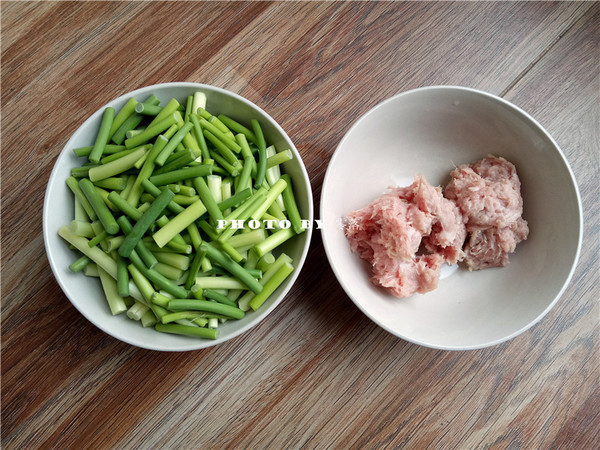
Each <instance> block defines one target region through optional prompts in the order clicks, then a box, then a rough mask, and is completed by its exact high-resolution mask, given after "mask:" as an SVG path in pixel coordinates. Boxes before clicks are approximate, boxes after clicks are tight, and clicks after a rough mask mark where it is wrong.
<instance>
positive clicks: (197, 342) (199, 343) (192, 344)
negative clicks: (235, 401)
mask: <svg viewBox="0 0 600 450" xmlns="http://www.w3.org/2000/svg"><path fill="white" fill-rule="evenodd" d="M168 88H192V89H198V90H205V91H213V92H217V93H219V94H222V95H226V96H229V97H232V98H234V99H235V100H236V101H240V102H242V103H245V104H247V105H248V106H250V107H251V108H252V109H255V110H257V111H258V112H259V113H260V114H262V115H263V116H264V117H265V118H266V119H267V120H268V121H269V122H270V124H271V125H272V126H273V128H274V129H275V130H277V132H278V133H280V134H281V135H282V136H283V137H284V139H285V140H286V141H288V142H289V144H290V150H291V151H292V153H293V154H294V156H295V158H296V159H297V162H298V166H299V169H300V173H302V177H303V178H304V180H305V182H306V191H307V212H308V216H309V217H308V220H310V222H311V223H312V222H313V220H314V203H313V193H312V186H311V181H310V177H309V176H308V172H307V170H306V167H305V165H304V161H303V160H302V157H301V155H300V152H299V151H298V149H297V148H296V146H295V144H294V142H293V141H292V139H291V138H290V136H289V135H288V134H287V133H286V132H285V130H283V128H282V127H281V126H280V125H279V123H278V122H277V121H276V120H275V119H274V118H273V117H272V116H271V115H270V114H268V113H267V112H266V111H265V110H264V109H262V108H261V107H260V106H258V105H257V104H255V103H254V102H252V101H251V100H249V99H247V98H245V97H242V96H241V95H239V94H236V93H235V92H232V91H229V90H227V89H223V88H220V87H218V86H214V85H209V84H204V83H195V82H185V81H184V82H177V81H175V82H166V83H156V84H152V85H147V86H143V87H140V88H137V89H135V90H133V91H128V92H126V93H124V94H122V95H120V96H119V97H116V98H114V99H111V100H110V101H108V102H107V103H105V104H104V105H102V106H100V107H99V108H98V109H97V110H96V111H95V112H93V113H92V114H91V115H89V116H87V118H86V119H85V120H84V121H83V122H82V123H81V124H80V125H79V126H78V127H77V128H76V129H75V131H73V133H72V134H71V136H70V137H69V139H68V140H67V142H66V143H65V145H64V146H63V148H62V149H61V151H60V152H59V153H58V155H57V157H56V159H55V161H54V165H53V167H52V171H51V173H50V176H49V178H48V181H47V183H46V189H45V191H44V205H43V210H42V235H43V239H44V248H45V253H46V257H47V259H48V263H49V265H50V268H51V270H52V273H53V275H54V279H55V280H56V281H57V283H58V284H59V286H60V288H61V290H62V292H63V294H64V295H65V296H66V297H67V298H68V299H69V301H70V303H71V304H72V305H73V306H74V307H75V309H77V311H79V312H80V313H81V314H82V315H83V316H84V317H85V318H86V319H87V320H88V321H89V322H91V323H92V324H93V325H94V326H96V327H97V328H99V329H100V330H102V331H103V332H104V333H106V334H107V335H109V336H112V337H113V338H115V339H117V340H119V341H121V342H125V343H127V344H129V345H133V346H135V347H138V348H143V349H146V350H155V351H164V352H183V351H194V350H200V349H203V348H209V347H213V346H216V345H218V344H221V343H224V342H227V341H229V340H231V339H233V338H235V337H237V336H239V335H241V334H243V333H245V332H246V331H248V330H250V329H251V328H253V327H255V326H256V325H258V324H259V323H260V322H261V321H262V320H263V319H265V318H266V317H267V316H268V315H269V314H270V313H271V312H272V311H273V310H274V309H275V308H276V307H277V306H278V305H279V304H280V303H281V302H282V301H283V299H284V298H285V297H286V296H287V294H288V292H289V291H290V290H291V288H292V287H293V286H294V284H295V283H296V280H297V279H298V276H299V275H300V272H301V270H302V267H303V266H304V263H305V262H306V258H307V255H308V251H309V248H310V243H311V239H312V227H308V229H307V230H306V231H305V233H306V242H305V244H304V247H303V249H302V252H301V255H300V258H299V260H298V261H297V263H296V267H295V269H294V271H293V272H292V274H291V275H290V277H289V278H288V280H287V284H286V286H285V287H284V289H283V290H282V291H281V293H280V295H279V297H278V298H277V299H276V301H274V302H273V303H272V304H271V305H270V306H269V307H268V308H265V309H263V310H262V311H261V314H260V315H257V316H256V317H255V318H253V319H252V320H250V321H248V323H247V324H245V325H244V326H242V327H240V328H238V329H235V330H233V332H231V333H228V334H226V335H223V334H222V333H221V334H220V336H219V337H218V338H217V339H214V340H211V339H189V343H188V342H187V341H186V342H185V344H183V343H182V345H180V346H178V347H177V348H171V347H169V346H161V345H151V344H149V343H148V342H140V341H138V340H135V339H130V338H129V337H127V336H125V337H123V336H118V335H115V334H114V333H112V332H110V331H108V330H107V329H106V327H105V326H104V325H103V321H102V320H98V319H97V318H96V317H92V316H90V314H88V313H87V312H86V310H85V308H82V307H81V305H80V304H79V303H78V302H77V301H75V300H74V299H72V298H71V295H70V294H71V293H70V292H69V289H68V287H67V286H66V284H65V280H63V276H61V274H59V272H58V265H57V263H56V261H55V260H54V257H53V253H52V252H51V247H50V234H51V233H56V232H57V231H58V230H50V229H49V228H50V226H49V224H48V215H49V212H50V210H49V205H48V199H49V194H50V192H51V190H52V186H54V185H55V184H56V183H57V182H58V181H59V180H58V179H57V177H58V167H59V161H60V160H61V159H62V158H66V157H67V155H68V152H69V151H70V150H71V147H72V141H74V140H75V138H76V137H77V136H78V135H79V133H80V130H81V129H82V128H84V126H85V125H87V124H88V123H89V122H92V121H93V120H95V119H96V118H97V117H98V116H100V115H101V114H102V112H103V110H104V109H105V108H106V107H107V106H110V105H114V104H119V103H120V102H123V101H126V100H127V99H129V98H130V97H133V96H137V95H140V94H144V93H150V92H151V91H152V90H157V89H161V90H162V89H168Z"/></svg>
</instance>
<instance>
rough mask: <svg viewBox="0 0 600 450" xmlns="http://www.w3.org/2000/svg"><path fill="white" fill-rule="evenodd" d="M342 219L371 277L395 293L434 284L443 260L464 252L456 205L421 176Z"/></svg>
mask: <svg viewBox="0 0 600 450" xmlns="http://www.w3.org/2000/svg"><path fill="white" fill-rule="evenodd" d="M346 219H347V222H346V227H345V234H346V237H347V238H348V241H349V243H350V248H351V250H352V251H353V252H356V253H358V254H359V256H360V257H361V258H363V259H365V260H366V261H368V262H369V263H371V266H372V268H373V276H372V278H371V281H372V282H373V283H374V284H376V285H380V286H383V287H384V288H386V289H387V290H389V291H390V292H391V293H392V294H393V295H395V296H397V297H409V296H411V295H413V294H414V293H415V292H419V293H425V292H429V291H431V290H433V289H435V288H436V287H437V284H438V280H439V276H440V270H441V266H442V264H443V263H444V262H448V263H450V264H454V263H456V262H457V261H460V260H461V259H462V258H463V257H464V253H463V251H462V246H463V243H464V241H465V238H466V229H465V226H464V223H463V219H462V216H461V214H460V211H459V210H458V208H457V207H456V205H455V204H454V203H453V202H451V201H449V200H447V199H445V198H444V196H443V195H442V191H441V188H436V187H434V186H432V185H431V184H429V183H428V182H427V181H426V180H425V178H423V177H421V176H416V177H415V181H414V182H413V184H412V185H410V186H408V187H399V188H393V189H391V190H390V191H389V192H387V193H385V194H383V195H382V196H381V197H379V198H378V199H376V200H375V201H374V202H372V203H371V204H370V205H368V206H366V207H365V208H363V209H360V210H358V211H355V212H353V213H351V214H349V215H348V216H347V218H346Z"/></svg>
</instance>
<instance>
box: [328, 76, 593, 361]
mask: <svg viewBox="0 0 600 450" xmlns="http://www.w3.org/2000/svg"><path fill="white" fill-rule="evenodd" d="M488 155H495V156H496V157H500V158H503V159H505V160H506V161H508V162H510V163H511V164H512V165H514V167H515V168H516V171H517V174H518V179H519V180H520V194H521V196H519V198H518V201H521V200H520V199H521V197H522V219H521V218H519V219H518V220H520V221H522V222H514V220H516V219H515V217H514V210H512V211H507V213H506V214H499V215H498V216H501V217H504V218H506V217H507V216H511V218H510V220H512V221H513V222H512V225H514V224H515V223H518V226H514V227H513V228H515V229H518V230H517V231H516V232H515V233H516V234H518V239H514V234H511V235H510V236H509V239H508V240H509V241H511V245H513V244H515V243H516V248H514V245H513V246H512V247H511V248H510V250H509V254H500V255H498V254H495V255H494V257H495V258H496V259H495V262H494V264H492V265H504V266H503V267H486V264H485V263H484V264H480V263H479V262H476V263H472V261H471V262H469V265H468V266H467V264H465V261H467V259H468V258H467V259H465V261H462V262H459V263H458V264H453V262H454V260H453V259H452V258H450V259H445V260H444V261H442V266H441V270H439V267H438V273H437V275H436V276H437V278H436V279H435V280H434V283H433V284H434V285H435V286H433V287H435V288H434V289H433V288H431V286H428V287H427V289H424V290H425V292H424V293H419V292H415V293H414V294H412V295H408V296H404V297H402V298H399V297H397V296H396V295H394V293H393V292H392V291H391V290H390V289H387V288H384V287H382V285H381V283H380V282H379V281H375V282H374V281H373V278H374V269H373V266H372V265H371V264H370V262H372V261H370V262H368V261H366V260H365V259H361V257H360V256H359V253H360V252H357V251H355V252H353V251H352V249H351V245H350V241H349V239H348V237H349V233H348V232H347V231H348V225H349V222H348V220H349V218H350V219H352V220H354V219H353V216H352V213H353V212H355V211H358V210H361V209H363V208H365V207H367V205H370V204H372V203H373V202H374V201H375V200H376V199H378V198H380V197H381V196H382V195H383V194H385V193H389V192H390V188H400V187H407V186H409V185H411V183H413V181H414V180H415V176H417V175H418V176H421V177H423V178H424V179H425V180H426V181H427V182H428V183H430V184H431V185H433V186H436V187H439V189H438V192H440V193H443V195H444V196H446V189H445V188H446V186H447V185H448V184H449V182H450V180H451V176H450V174H451V172H452V171H453V170H455V169H457V167H459V166H461V165H463V164H472V163H475V162H476V161H478V160H482V159H484V158H486V157H487V156H488ZM461 167H462V168H463V169H464V167H466V166H461ZM463 169H461V170H462V171H463V172H464V170H463ZM467 169H468V168H467ZM505 169H506V168H503V170H505ZM459 172H460V171H456V172H454V176H462V175H457V174H458V173H459ZM418 179H419V180H420V179H421V178H418ZM463 181H464V179H462V178H461V179H460V180H454V184H460V183H461V182H463ZM480 181H481V180H480ZM518 184H519V183H516V189H518V188H519V186H518ZM507 185H510V184H506V185H505V187H504V188H506V186H507ZM415 186H416V185H415ZM510 186H512V188H513V189H515V183H513V184H512V185H510ZM504 188H503V189H504ZM469 189H470V190H471V191H472V190H473V189H475V187H474V186H473V185H469V186H468V187H466V188H464V190H463V193H465V192H469ZM506 189H509V188H506ZM418 190H419V189H417V187H415V192H416V191H418ZM450 191H453V194H452V195H450ZM393 192H400V194H399V195H400V196H401V197H402V201H406V199H409V202H410V201H412V202H413V203H415V204H416V203H418V202H419V201H420V202H421V203H423V202H425V201H428V200H422V201H421V200H413V197H414V196H413V195H412V194H410V193H409V194H407V193H406V192H407V191H406V190H402V189H400V190H398V189H396V190H394V191H393ZM419 192H420V191H419ZM423 192H425V190H423ZM431 192H433V191H431ZM465 195H467V194H465ZM441 196H442V194H440V197H441ZM447 196H448V197H452V196H454V198H452V199H451V201H453V202H455V203H456V204H457V207H458V206H460V208H462V207H463V206H464V204H465V203H468V202H466V201H463V203H462V204H461V202H460V201H459V200H457V199H456V186H454V187H453V188H451V189H449V190H448V195H447ZM468 200H469V202H470V204H473V202H472V201H471V200H472V199H468ZM492 200H494V199H492ZM495 200H497V199H495ZM510 201H512V200H510ZM515 201H517V200H515ZM483 203H485V202H482V203H481V204H483ZM501 203H502V202H501V201H500V202H498V201H488V202H487V203H486V204H501ZM475 204H477V201H476V200H475ZM409 206H410V205H409ZM513 206H514V205H513ZM517 206H518V207H519V208H520V207H521V205H520V204H518V205H517ZM405 207H406V205H404V206H402V208H405ZM410 207H411V208H412V207H414V205H413V206H410ZM402 208H401V209H402ZM420 208H421V209H423V207H421V206H420ZM380 209H382V210H383V211H386V208H380ZM402 211H404V213H403V214H405V215H402V220H413V219H409V218H411V217H413V216H411V215H410V214H409V213H406V208H405V209H402ZM519 211H520V210H519ZM430 212H431V211H425V213H423V214H425V215H427V214H429V216H427V217H431V215H430ZM461 212H462V213H463V222H464V223H466V227H467V237H466V240H465V246H464V247H463V250H464V251H465V252H466V253H468V252H469V245H468V243H469V239H471V246H472V247H475V246H476V245H479V244H480V243H481V242H478V243H475V242H473V241H474V240H475V234H476V233H480V237H481V236H483V238H486V239H487V238H489V237H490V236H495V237H494V239H500V238H499V237H498V236H500V235H502V233H496V234H494V233H488V234H487V235H485V233H486V232H487V231H489V230H484V231H483V232H481V230H480V229H477V227H478V226H480V225H478V224H475V228H476V229H473V227H471V228H469V226H470V225H469V224H471V222H473V223H474V222H477V220H481V217H485V218H487V219H489V215H486V214H483V215H481V214H477V211H474V212H469V213H467V212H465V211H463V210H462V209H461ZM388 213H389V210H388ZM398 214H400V213H398ZM469 214H470V216H471V219H472V220H471V219H469V218H468V217H467V216H468V215H469ZM395 217H396V219H397V218H398V216H397V215H396V216H395ZM478 218H479V219H478ZM320 219H321V220H322V224H323V229H322V237H323V244H324V247H325V251H326V254H327V257H328V259H329V262H330V264H331V266H332V268H333V271H334V273H335V275H336V277H337V278H338V280H339V282H340V284H341V286H342V287H343V289H344V290H345V291H346V293H347V294H348V296H349V297H350V298H351V299H352V300H353V301H354V303H355V304H356V305H357V306H358V307H359V308H360V309H361V310H362V311H363V312H364V313H365V314H366V315H367V316H368V317H369V318H370V319H372V320H373V321H374V322H375V323H377V324H378V325H380V326H381V327H383V328H384V329H386V330H387V331H389V332H390V333H392V334H394V335H396V336H398V337H400V338H403V339H405V340H407V341H410V342H413V343H416V344H420V345H424V346H427V347H432V348H437V349H448V350H467V349H476V348H483V347H488V346H491V345H496V344H499V343H501V342H505V341H507V340H509V339H511V338H513V337H515V336H517V335H519V334H520V333H522V332H524V331H525V330H527V329H529V328H530V327H531V326H533V325H534V324H536V323H537V322H538V321H540V320H541V319H542V317H544V316H545V315H546V314H547V313H548V311H549V310H550V309H551V308H552V307H553V306H554V304H555V303H556V302H557V301H558V300H559V298H560V297H561V295H562V293H563V292H564V290H565V288H566V286H567V285H568V283H569V281H570V279H571V277H572V275H573V271H574V269H575V266H576V264H577V260H578V257H579V251H580V247H581V236H582V227H583V219H582V213H581V200H580V196H579V191H578V188H577V184H576V181H575V178H574V176H573V173H572V171H571V169H570V167H569V164H568V162H567V160H566V158H565V156H564V155H563V153H562V151H561V150H560V148H559V146H558V144H557V143H556V142H555V141H554V139H553V138H552V137H551V136H550V135H549V134H548V132H547V131H546V130H544V128H543V127H542V126H541V125H540V124H539V123H538V122H537V121H536V120H535V119H533V118H532V117H531V116H530V115H529V114H527V113H526V112H524V111H523V110H521V109H520V108H518V107H517V106H515V105H513V104H511V103H509V102H507V101H506V100H503V99H501V98H499V97H496V96H494V95H491V94H488V93H485V92H481V91H477V90H474V89H469V88H464V87H455V86H434V87H425V88H420V89H415V90H412V91H408V92H405V93H402V94H399V95H397V96H395V97H392V98H390V99H388V100H386V101H384V102H382V103H380V104H379V105H377V106H376V107H375V108H373V109H372V110H371V111H369V112H368V113H367V114H366V115H365V116H363V117H362V118H360V119H359V120H358V121H357V122H356V123H355V124H354V125H353V126H352V127H351V128H350V130H349V131H348V132H347V134H346V135H345V136H344V138H343V139H342V141H341V142H340V144H339V146H338V148H337V149H336V151H335V153H334V155H333V157H332V159H331V161H330V164H329V167H328V169H327V173H326V175H325V180H324V182H323V188H322V193H321V208H320ZM501 220H504V219H501ZM507 220H508V219H507ZM435 223H436V222H435V218H434V220H433V228H434V229H435V228H436V226H437V225H435ZM358 224H359V226H361V224H362V225H364V222H359V223H358ZM352 225H353V226H355V225H356V223H353V224H352ZM411 225H412V224H411ZM512 225H511V226H512ZM427 226H429V227H430V229H431V223H429V224H428V225H427ZM498 226H499V225H498ZM503 226H504V225H503ZM438 227H439V226H438ZM409 228H410V227H409ZM527 228H528V233H527ZM507 229H508V228H502V229H501V231H502V230H507ZM379 231H380V232H381V230H379ZM412 231H414V230H412ZM496 231H497V229H496ZM385 232H387V231H385ZM423 233H425V232H423ZM481 233H483V234H481ZM347 234H348V237H347ZM380 238H381V236H380ZM384 238H385V239H384V240H386V242H387V241H389V239H387V238H388V237H387V236H384ZM523 238H526V239H525V240H522V239H523ZM398 239H399V238H398ZM427 239H432V240H434V241H436V242H437V241H438V240H439V239H437V237H435V236H432V237H431V238H430V236H429V235H427V236H426V237H423V241H422V242H421V245H420V247H419V252H422V251H423V248H427V249H429V248H430V245H429V244H430V242H428V241H427ZM392 240H393V239H392ZM521 240H522V241H521ZM480 241H481V240H480ZM513 241H514V242H513ZM498 242H500V241H498ZM417 244H419V242H418V241H417ZM417 244H415V245H417ZM499 245H501V246H504V247H506V242H500V244H499ZM354 250H356V245H354ZM363 250H364V248H363ZM488 250H489V249H488ZM512 250H514V253H512V252H510V251H512ZM415 251H416V248H415ZM426 251H427V250H426ZM369 252H371V250H369V251H368V252H366V253H369ZM440 253H441V252H440ZM446 253H447V252H446ZM452 254H453V255H454V256H456V252H452ZM429 256H430V255H429ZM429 256H428V257H429ZM363 257H364V254H363ZM415 258H419V256H416V257H415ZM367 259H368V258H367ZM438 259H439V258H438ZM442 259H444V258H442ZM454 259H455V258H454ZM506 259H508V263H506ZM498 261H501V264H499V263H498ZM438 262H439V261H438ZM428 264H429V260H428ZM429 265H431V264H429ZM397 267H401V265H398V266H397ZM469 267H470V268H474V267H475V269H479V268H480V267H486V268H483V269H481V270H468V268H469ZM403 270H404V269H399V270H397V272H398V277H399V281H398V283H399V285H400V287H402V286H403V285H404V283H406V280H405V279H404V278H406V277H404V278H403V273H402V271H403ZM404 275H406V274H404ZM409 275H410V274H409ZM407 277H408V278H410V276H407ZM413 279H414V277H413ZM398 283H397V285H396V286H398ZM430 288H431V289H432V290H429V289H430ZM400 291H402V289H396V290H395V292H396V293H398V292H400ZM402 292H404V291H402Z"/></svg>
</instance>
